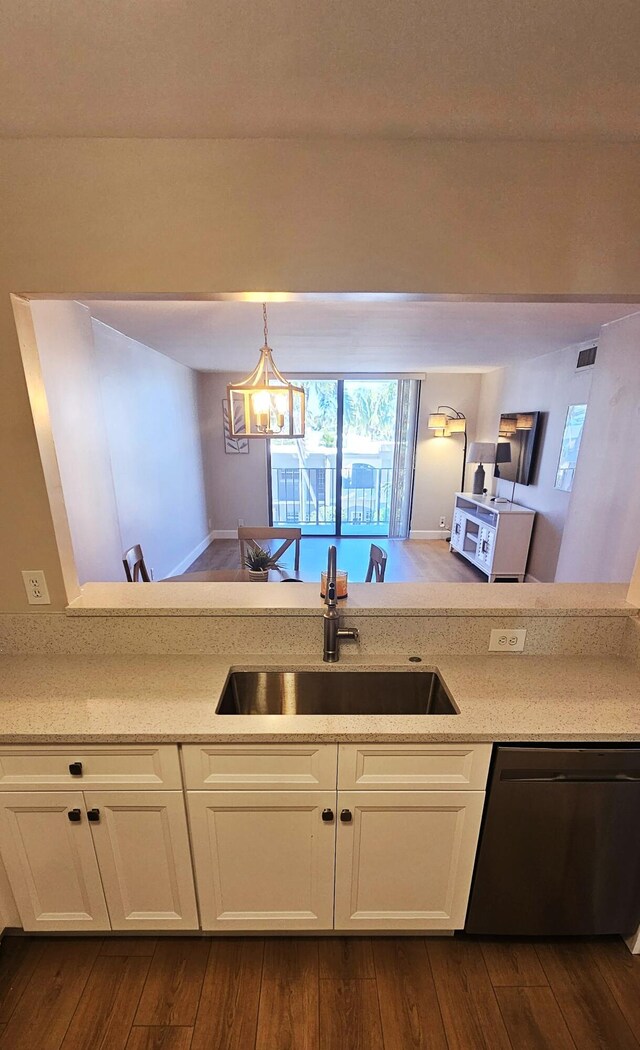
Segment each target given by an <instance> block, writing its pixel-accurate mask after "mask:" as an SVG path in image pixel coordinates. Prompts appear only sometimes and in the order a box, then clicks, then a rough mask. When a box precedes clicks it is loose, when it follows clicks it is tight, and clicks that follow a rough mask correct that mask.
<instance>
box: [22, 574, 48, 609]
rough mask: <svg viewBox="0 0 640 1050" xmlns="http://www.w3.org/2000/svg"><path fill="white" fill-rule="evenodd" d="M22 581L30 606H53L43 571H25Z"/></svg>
mask: <svg viewBox="0 0 640 1050" xmlns="http://www.w3.org/2000/svg"><path fill="white" fill-rule="evenodd" d="M22 579H23V581H24V589H25V591H26V592H27V599H28V602H29V605H51V599H50V598H49V591H48V589H47V581H46V580H45V578H44V570H43V569H24V570H23V573H22Z"/></svg>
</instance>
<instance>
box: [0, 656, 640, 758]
mask: <svg viewBox="0 0 640 1050" xmlns="http://www.w3.org/2000/svg"><path fill="white" fill-rule="evenodd" d="M234 668H237V669H247V670H256V669H257V670H262V669H267V668H273V669H287V668H290V669H293V668H297V669H305V668H307V669H320V670H323V671H324V672H326V674H327V675H331V674H336V673H338V674H339V673H341V672H345V673H348V672H349V671H350V670H357V669H362V670H365V669H366V670H372V669H379V670H393V669H398V668H402V669H405V670H407V672H408V673H412V674H419V673H420V672H421V671H425V670H431V669H433V668H437V669H438V670H439V672H440V674H441V676H442V678H443V680H444V682H445V684H446V686H447V688H448V689H449V692H450V693H451V696H452V697H453V699H454V700H455V702H456V704H457V706H458V708H459V710H460V714H459V715H429V716H424V715H423V716H419V717H414V716H401V717H398V716H391V715H387V716H369V715H359V716H352V717H328V716H309V715H298V716H283V715H278V716H274V715H272V716H268V715H265V716H262V715H254V716H235V715H233V716H232V715H216V714H215V709H216V706H217V703H218V700H219V699H220V696H221V693H222V690H223V688H224V685H225V682H226V679H227V676H228V673H229V671H230V670H231V669H234ZM639 738H640V668H638V666H637V665H636V664H632V663H625V662H624V661H623V660H621V659H620V658H619V657H615V656H594V657H570V656H555V657H551V656H515V655H507V656H503V655H497V656H481V657H476V656H465V657H438V658H437V659H436V660H434V661H433V662H432V663H430V662H429V661H428V660H427V658H426V657H425V660H424V663H422V664H419V665H414V664H408V663H407V661H406V657H403V658H398V657H393V656H390V657H381V656H377V657H372V658H369V659H363V658H362V657H360V658H357V657H349V656H345V657H344V658H342V659H341V662H340V664H339V665H338V666H337V667H336V666H335V665H333V666H330V665H327V664H323V663H322V660H321V658H320V657H318V658H309V657H304V658H302V657H301V658H298V659H291V660H287V661H284V660H283V659H281V658H280V659H277V660H275V659H272V660H267V659H266V658H265V657H264V656H260V657H255V658H251V657H250V656H244V657H243V658H242V659H238V660H234V661H233V662H231V661H230V660H229V658H226V659H224V658H221V657H214V656H191V655H190V656H136V655H126V656H35V655H33V654H30V655H28V656H27V655H25V656H8V657H2V658H0V742H2V743H5V744H10V743H38V744H47V743H50V744H51V743H64V742H72V743H101V742H104V743H107V742H114V743H141V742H156V743H161V742H165V743H167V742H172V743H176V742H177V743H180V742H184V743H197V742H205V741H208V742H226V743H234V742H235V743H250V742H253V743H261V742H265V741H274V742H284V741H288V742H296V741H301V742H304V741H315V742H317V741H320V740H335V741H370V742H405V743H406V742H412V741H432V742H434V743H435V742H445V743H446V742H454V741H462V740H464V741H468V742H474V741H478V742H479V741H496V740H498V741H509V740H511V741H517V740H522V741H525V740H526V741H535V740H538V741H554V740H557V741H572V740H573V741H620V742H624V741H628V742H637V741H638V739H639Z"/></svg>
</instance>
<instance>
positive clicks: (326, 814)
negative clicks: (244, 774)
mask: <svg viewBox="0 0 640 1050" xmlns="http://www.w3.org/2000/svg"><path fill="white" fill-rule="evenodd" d="M322 819H323V820H324V822H325V824H330V823H331V821H332V820H333V810H332V809H323V810H322Z"/></svg>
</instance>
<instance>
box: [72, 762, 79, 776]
mask: <svg viewBox="0 0 640 1050" xmlns="http://www.w3.org/2000/svg"><path fill="white" fill-rule="evenodd" d="M69 772H70V773H71V776H72V777H81V776H82V762H71V763H70V765H69Z"/></svg>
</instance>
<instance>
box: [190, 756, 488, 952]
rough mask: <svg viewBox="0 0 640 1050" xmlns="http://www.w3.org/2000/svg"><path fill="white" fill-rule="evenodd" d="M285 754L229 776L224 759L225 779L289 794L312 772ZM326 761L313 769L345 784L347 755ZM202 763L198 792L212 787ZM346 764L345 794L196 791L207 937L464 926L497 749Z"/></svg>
mask: <svg viewBox="0 0 640 1050" xmlns="http://www.w3.org/2000/svg"><path fill="white" fill-rule="evenodd" d="M232 746H233V745H228V747H229V748H231V747H232ZM284 747H286V745H279V746H277V745H276V746H273V747H272V746H271V745H268V744H264V745H260V747H259V748H257V753H256V756H254V757H253V758H252V759H251V762H250V763H249V765H247V755H246V749H245V748H244V747H243V746H240V747H239V749H238V764H237V765H236V763H234V760H233V755H232V754H230V755H228V756H226V757H225V759H224V764H223V765H224V772H222V771H221V770H222V766H221V765H220V763H219V762H218V760H217V759H216V767H217V773H216V776H224V777H225V778H227V777H229V776H235V775H238V776H241V777H243V778H244V777H247V776H253V775H254V771H255V770H256V769H257V768H258V767H259V768H260V769H262V771H263V773H264V774H265V775H268V777H269V781H272V780H275V781H276V782H278V783H281V782H282V777H284V776H285V775H287V771H288V773H289V775H292V776H293V775H294V774H293V773H292V762H295V763H297V762H298V761H299V758H300V755H297V757H296V755H295V754H294V755H291V756H287V755H283V754H282V751H283V748H284ZM294 747H298V745H294ZM323 749H326V754H324V755H323V754H317V755H315V756H314V763H315V765H316V767H317V769H324V770H325V771H326V777H327V779H331V778H334V783H335V758H336V745H334V744H328V745H318V747H317V750H318V751H320V752H321V751H322V750H323ZM201 750H203V751H205V752H206V751H207V750H208V749H201ZM196 751H198V749H197V748H195V747H194V748H193V761H189V760H187V762H186V763H185V769H186V771H187V783H188V784H201V783H202V764H201V759H200V758H198V757H197V755H196ZM337 753H338V754H337V757H338V787H337V791H336V788H335V786H332V787H331V788H329V787H327V789H326V790H324V791H318V790H308V788H306V787H301V786H300V785H299V784H296V785H295V787H294V786H293V784H292V788H291V790H289V791H273V790H270V789H263V790H254V791H249V790H247V789H246V787H245V786H244V785H243V788H242V790H236V791H229V790H224V789H223V788H219V789H216V790H208V791H202V790H189V791H188V793H187V795H188V805H189V816H190V824H191V833H192V845H193V856H194V864H195V872H196V882H197V887H198V897H199V901H200V913H201V917H202V926H203V929H205V930H239V931H240V930H274V931H276V930H328V929H331V928H335V929H341V930H347V929H360V930H363V931H364V930H441V929H443V930H453V929H458V928H460V927H462V926H463V925H464V919H465V912H466V907H467V900H468V896H469V889H470V885H471V875H472V870H473V862H474V858H475V851H476V845H477V840H478V834H479V829H480V820H481V816H482V808H483V804H484V788H485V784H486V779H487V770H488V765H489V760H490V756H491V746H490V745H488V744H460V745H458V744H431V745H428V744H416V745H412V744H397V745H394V744H370V745H364V744H341V745H340V746H339V747H338V748H337ZM256 758H258V759H259V766H258V765H256V762H255V759H256ZM239 770H240V772H239ZM189 771H191V772H189ZM266 771H268V773H267V772H266ZM307 775H308V774H307V773H306V772H305V771H304V768H300V769H299V770H298V771H297V772H296V773H295V777H296V778H299V777H300V776H304V777H305V778H306V777H307ZM269 781H268V782H269ZM304 783H306V780H305V781H304ZM407 788H411V789H412V790H407ZM334 891H335V917H334Z"/></svg>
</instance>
